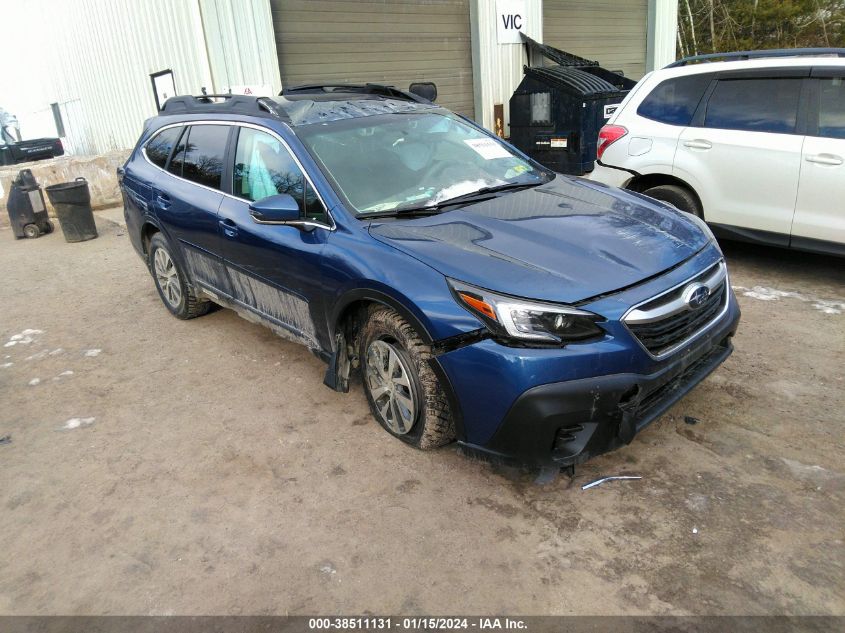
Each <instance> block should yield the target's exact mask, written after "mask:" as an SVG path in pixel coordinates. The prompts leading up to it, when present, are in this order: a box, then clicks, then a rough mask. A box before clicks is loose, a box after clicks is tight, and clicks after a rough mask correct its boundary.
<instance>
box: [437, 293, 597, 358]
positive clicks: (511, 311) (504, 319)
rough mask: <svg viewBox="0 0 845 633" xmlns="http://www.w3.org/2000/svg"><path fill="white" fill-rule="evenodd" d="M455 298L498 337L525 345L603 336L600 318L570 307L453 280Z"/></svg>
mask: <svg viewBox="0 0 845 633" xmlns="http://www.w3.org/2000/svg"><path fill="white" fill-rule="evenodd" d="M449 286H450V287H451V289H452V293H453V294H454V296H455V299H456V300H457V301H458V303H460V304H461V305H462V306H464V307H465V308H466V309H467V310H469V311H470V312H472V314H474V315H475V316H477V317H478V318H479V319H481V321H482V322H483V323H484V324H485V325H486V326H487V327H488V328H489V329H490V330H491V331H492V332H493V333H494V334H497V335H499V336H504V337H507V338H512V339H517V340H521V341H526V342H532V341H533V342H535V343H546V344H561V343H568V342H571V341H582V340H584V339H589V338H595V337H597V336H603V335H604V330H602V329H601V328H600V327H599V326H598V325H596V322H597V321H602V320H603V319H602V318H601V317H600V316H598V315H596V314H593V313H592V312H586V311H584V310H578V309H577V308H570V307H569V306H564V305H559V304H553V303H541V302H538V301H527V300H525V299H518V298H516V297H508V296H506V295H500V294H497V293H495V292H490V291H489V290H484V289H483V288H477V287H475V286H471V285H469V284H465V283H463V282H460V281H455V280H454V279H450V280H449Z"/></svg>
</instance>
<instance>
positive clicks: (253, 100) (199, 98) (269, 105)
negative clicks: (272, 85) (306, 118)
mask: <svg viewBox="0 0 845 633" xmlns="http://www.w3.org/2000/svg"><path fill="white" fill-rule="evenodd" d="M212 113H213V114H251V115H253V116H267V115H270V116H272V117H275V118H277V119H282V118H285V114H284V111H283V110H282V109H281V108H280V107H279V104H277V103H276V102H275V101H273V100H272V99H268V98H267V97H253V96H249V95H233V94H212V95H209V94H202V95H195V96H193V95H182V96H178V97H170V99H168V100H167V101H165V102H164V106H163V107H162V109H161V112H160V114H162V115H166V114H212Z"/></svg>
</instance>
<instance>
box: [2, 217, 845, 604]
mask: <svg viewBox="0 0 845 633" xmlns="http://www.w3.org/2000/svg"><path fill="white" fill-rule="evenodd" d="M119 216H120V214H119V212H117V213H116V214H115V213H112V214H104V215H101V216H100V219H99V224H100V229H101V236H100V238H99V239H97V240H93V241H91V242H85V243H80V244H66V243H65V242H64V241H63V240H62V237H61V235H58V234H54V235H50V236H45V237H42V238H40V239H37V240H28V241H17V242H16V241H14V240H13V239H12V236H11V233H10V232H9V230H8V228H6V229H2V230H0V269H2V270H4V271H5V273H4V278H5V279H6V281H5V282H4V283H3V284H2V287H0V305H2V310H0V402H2V407H1V408H0V437H2V436H6V435H10V436H11V442H9V443H0V482H2V487H1V488H0V534H2V535H3V538H2V543H3V546H2V548H0V614H238V613H244V614H270V613H273V614H288V613H289V614H314V613H364V612H375V613H381V614H397V613H403V614H431V613H446V614H448V613H468V614H491V613H494V614H500V615H501V614H509V613H514V614H623V613H624V614H840V615H841V614H845V569H843V564H845V563H844V562H845V545H844V544H843V539H845V534H843V525H845V510H843V507H844V506H843V501H845V464H843V461H845V460H843V457H842V455H843V449H845V446H843V437H845V434H843V423H845V414H843V408H845V388H843V387H845V378H844V377H843V372H845V303H843V302H845V265H843V260H837V259H832V258H824V257H816V256H810V255H805V254H797V253H790V252H786V251H782V250H773V249H765V248H757V247H749V246H742V245H736V244H727V245H726V247H725V252H726V256H727V258H728V260H729V263H730V265H731V271H732V283H733V284H734V285H735V286H737V287H738V294H739V300H740V302H741V304H742V309H743V322H742V324H741V327H740V331H739V334H738V335H737V337H736V341H735V342H736V348H737V349H736V352H735V353H734V355H733V356H732V357H731V358H730V359H729V360H728V361H727V362H726V363H725V365H724V366H723V367H722V368H720V369H719V370H718V371H717V372H716V373H715V375H713V376H711V377H710V378H709V379H708V380H706V381H705V382H704V383H703V384H702V385H701V386H699V388H698V389H696V390H695V391H694V392H693V393H692V394H690V395H689V396H688V397H687V398H686V399H685V400H683V401H682V402H681V403H679V404H678V405H677V406H675V408H674V409H672V410H671V411H670V412H669V413H668V414H667V415H665V416H663V417H662V418H661V419H660V420H659V421H657V422H656V423H654V424H653V425H652V426H650V427H649V428H648V429H646V430H645V431H644V432H643V433H642V434H641V435H640V436H638V437H637V438H636V439H635V441H634V442H633V443H632V444H631V445H630V446H629V447H627V448H625V449H623V450H620V451H618V452H615V453H613V454H610V455H606V456H603V457H601V458H598V459H595V460H594V461H592V462H590V463H589V464H587V465H585V466H583V467H581V468H579V470H578V473H577V475H576V477H575V478H574V479H572V480H570V479H569V478H567V477H560V478H558V480H557V481H555V482H554V483H553V484H551V485H548V486H545V487H539V486H535V485H533V484H532V482H531V481H530V480H529V479H528V478H526V477H524V476H517V475H514V474H511V473H505V472H500V471H498V470H496V469H494V468H492V467H491V466H489V465H487V464H485V463H481V462H477V461H472V460H469V459H467V458H464V457H463V456H461V455H460V454H459V453H458V452H457V451H456V450H455V449H454V448H450V447H447V448H445V449H441V450H438V451H434V452H430V453H422V452H417V451H414V450H412V449H410V448H408V447H406V446H404V445H403V444H402V443H400V442H398V441H395V440H393V439H392V438H390V437H389V436H388V435H387V434H386V433H384V432H383V431H382V430H381V429H380V428H379V427H378V425H377V424H376V423H375V422H374V421H373V420H371V418H370V414H369V412H368V410H367V405H366V402H365V399H364V397H363V395H362V393H361V392H360V390H355V391H353V392H352V393H350V394H346V395H343V394H338V393H334V392H332V391H330V390H328V389H326V388H325V387H323V386H322V384H321V383H322V376H323V371H324V367H323V365H322V364H321V363H320V362H319V361H318V360H317V359H316V358H314V357H313V356H312V355H311V354H310V353H309V352H308V351H306V350H305V349H304V348H301V347H298V346H296V345H294V344H292V343H288V342H286V341H283V340H281V339H279V338H276V337H275V336H273V335H272V334H271V333H270V331H269V330H266V329H264V328H262V327H260V326H257V325H253V324H250V323H248V322H246V321H244V320H242V319H240V318H238V317H237V316H236V315H235V314H233V313H232V312H230V311H227V310H219V311H216V312H214V313H212V314H210V315H208V316H206V317H203V318H201V319H197V320H195V321H189V322H182V321H178V320H176V319H174V318H172V317H171V316H170V315H169V314H168V313H167V311H166V310H165V309H164V307H163V306H162V305H160V302H159V299H158V296H157V295H156V293H155V291H154V288H153V284H152V280H151V279H150V277H149V275H148V274H147V272H146V270H145V269H144V267H143V266H142V263H141V261H140V260H139V259H138V258H137V256H136V255H135V253H134V251H132V249H131V247H130V245H129V242H128V238H127V236H126V235H125V234H124V232H123V229H122V228H120V227H119V226H118V225H117V224H115V223H112V222H110V221H108V220H107V219H106V218H107V217H113V218H119ZM15 335H20V336H19V337H18V338H17V339H15ZM13 341H14V342H15V343H16V344H14V345H8V343H10V342H13ZM2 345H8V346H6V347H2ZM685 416H693V417H695V418H697V419H698V420H699V422H698V423H697V424H695V425H689V424H685V422H684V418H685ZM619 473H627V474H638V475H642V477H643V479H642V480H640V481H628V482H614V483H611V484H608V485H605V486H602V487H599V488H596V489H592V490H589V491H581V490H580V485H581V484H582V483H584V482H587V481H590V480H591V479H593V478H595V477H597V476H600V475H605V474H619Z"/></svg>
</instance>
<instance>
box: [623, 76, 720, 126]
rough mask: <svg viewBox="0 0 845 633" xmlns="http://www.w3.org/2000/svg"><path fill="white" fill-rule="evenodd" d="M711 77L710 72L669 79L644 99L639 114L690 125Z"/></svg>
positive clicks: (659, 120) (662, 120) (676, 123)
mask: <svg viewBox="0 0 845 633" xmlns="http://www.w3.org/2000/svg"><path fill="white" fill-rule="evenodd" d="M711 79H712V75H709V74H704V75H689V76H687V77H676V78H675V79H667V80H666V81H663V82H661V83H659V84H658V85H657V87H656V88H655V89H654V90H652V91H651V93H650V94H649V95H648V96H647V97H646V98H645V99H643V102H642V103H641V104H640V107H639V108H637V114H639V115H640V116H641V117H645V118H646V119H651V120H652V121H658V122H660V123H668V124H669V125H681V126H686V125H689V124H690V121H691V120H692V115H693V114H694V113H695V110H696V108H697V107H698V103H699V101H701V97H702V95H703V94H704V90H705V89H706V88H707V86H708V84H709V83H710V80H711Z"/></svg>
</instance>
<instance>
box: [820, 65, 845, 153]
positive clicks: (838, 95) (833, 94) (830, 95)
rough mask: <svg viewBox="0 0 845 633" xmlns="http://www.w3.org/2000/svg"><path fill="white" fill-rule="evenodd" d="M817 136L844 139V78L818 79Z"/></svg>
mask: <svg viewBox="0 0 845 633" xmlns="http://www.w3.org/2000/svg"><path fill="white" fill-rule="evenodd" d="M819 136H826V137H828V138H843V139H845V79H843V78H842V77H831V78H830V79H819Z"/></svg>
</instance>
